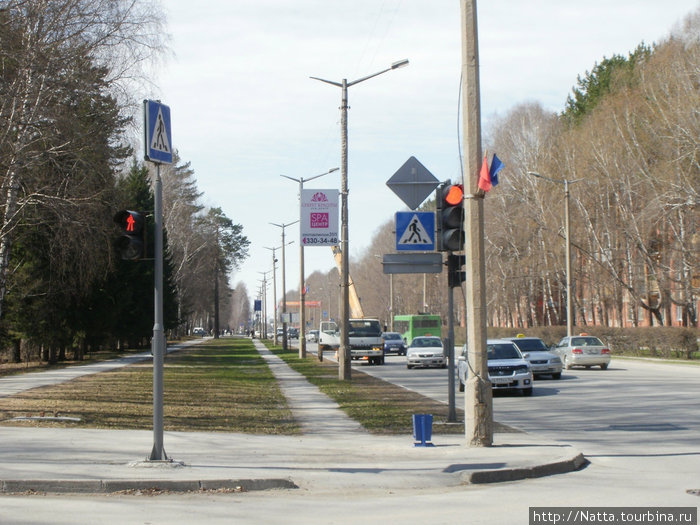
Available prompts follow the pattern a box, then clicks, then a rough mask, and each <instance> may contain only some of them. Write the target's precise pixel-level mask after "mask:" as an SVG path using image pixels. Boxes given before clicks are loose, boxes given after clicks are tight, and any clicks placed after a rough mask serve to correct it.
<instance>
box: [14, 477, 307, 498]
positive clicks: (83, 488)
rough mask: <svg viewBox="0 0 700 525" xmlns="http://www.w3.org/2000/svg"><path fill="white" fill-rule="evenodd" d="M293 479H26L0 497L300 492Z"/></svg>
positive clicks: (17, 482)
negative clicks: (41, 494) (148, 492)
mask: <svg viewBox="0 0 700 525" xmlns="http://www.w3.org/2000/svg"><path fill="white" fill-rule="evenodd" d="M297 488H299V487H298V486H297V484H296V483H294V482H293V481H292V480H291V479H284V478H272V479H206V480H167V479H151V480H149V479H112V480H92V479H65V480H61V479H25V480H1V481H0V493H2V494H17V493H33V492H36V493H52V494H111V493H115V492H124V491H148V490H156V491H170V492H200V491H217V490H230V491H235V492H252V491H258V490H273V489H297Z"/></svg>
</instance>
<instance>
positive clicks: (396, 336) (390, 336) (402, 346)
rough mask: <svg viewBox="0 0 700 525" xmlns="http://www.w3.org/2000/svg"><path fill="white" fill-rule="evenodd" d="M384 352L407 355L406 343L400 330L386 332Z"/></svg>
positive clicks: (384, 335)
mask: <svg viewBox="0 0 700 525" xmlns="http://www.w3.org/2000/svg"><path fill="white" fill-rule="evenodd" d="M382 338H383V339H384V353H385V354H398V355H406V343H404V341H403V338H402V337H401V334H400V333H398V332H384V333H383V334H382Z"/></svg>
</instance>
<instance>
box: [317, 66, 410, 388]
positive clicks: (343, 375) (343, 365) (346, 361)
mask: <svg viewBox="0 0 700 525" xmlns="http://www.w3.org/2000/svg"><path fill="white" fill-rule="evenodd" d="M407 65H408V59H404V60H399V61H398V62H394V63H393V64H391V66H390V67H388V68H386V69H383V70H382V71H378V72H377V73H373V74H371V75H367V76H366V77H362V78H358V79H357V80H353V81H352V82H348V81H347V79H345V78H344V79H343V80H342V81H341V82H334V81H332V80H326V79H323V78H319V77H311V78H313V79H314V80H320V81H321V82H325V83H326V84H331V85H333V86H337V87H339V88H341V89H342V98H341V103H340V112H341V113H340V115H341V117H340V124H341V125H340V129H341V131H340V133H341V137H340V147H341V172H340V173H341V190H340V196H341V231H340V237H341V238H340V244H341V246H340V249H341V265H340V266H341V272H340V273H341V276H340V277H341V287H342V289H343V290H342V295H343V300H342V305H341V306H342V311H341V321H340V348H339V349H338V377H339V379H341V380H345V379H350V351H349V346H350V344H349V343H350V338H349V334H348V327H349V326H348V325H349V320H350V268H349V263H350V252H349V249H348V88H349V87H350V86H354V85H355V84H359V83H360V82H364V81H365V80H369V79H370V78H373V77H376V76H378V75H381V74H382V73H386V72H387V71H391V70H393V69H398V68H400V67H403V66H407Z"/></svg>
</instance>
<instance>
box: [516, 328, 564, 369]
mask: <svg viewBox="0 0 700 525" xmlns="http://www.w3.org/2000/svg"><path fill="white" fill-rule="evenodd" d="M507 339H508V341H513V342H514V343H515V345H516V346H517V347H518V349H519V350H520V352H521V353H522V354H523V357H524V358H525V359H527V360H528V362H529V363H530V368H532V375H533V376H535V377H539V376H546V375H551V376H552V379H561V371H562V368H563V367H564V366H563V365H562V363H561V359H560V358H559V356H558V355H556V354H553V353H552V352H550V351H549V348H548V347H547V345H546V344H545V343H544V341H543V340H542V339H540V338H539V337H525V336H522V335H519V336H518V337H508V338H507Z"/></svg>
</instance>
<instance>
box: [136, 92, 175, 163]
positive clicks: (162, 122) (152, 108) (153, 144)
mask: <svg viewBox="0 0 700 525" xmlns="http://www.w3.org/2000/svg"><path fill="white" fill-rule="evenodd" d="M143 115H144V134H145V136H146V140H145V151H146V154H145V158H146V160H148V161H151V162H157V163H159V164H172V163H173V136H172V133H171V130H170V107H169V106H166V105H165V104H161V103H160V102H158V101H156V100H144V101H143Z"/></svg>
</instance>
